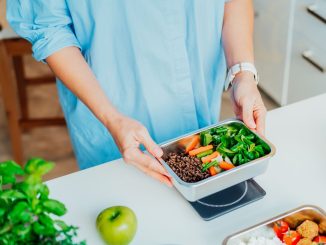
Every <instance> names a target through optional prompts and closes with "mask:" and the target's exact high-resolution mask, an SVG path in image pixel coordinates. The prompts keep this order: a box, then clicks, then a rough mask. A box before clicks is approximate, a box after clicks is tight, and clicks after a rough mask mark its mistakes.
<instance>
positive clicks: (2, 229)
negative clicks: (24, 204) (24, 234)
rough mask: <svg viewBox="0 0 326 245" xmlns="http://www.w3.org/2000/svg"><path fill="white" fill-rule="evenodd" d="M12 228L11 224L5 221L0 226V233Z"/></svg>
mask: <svg viewBox="0 0 326 245" xmlns="http://www.w3.org/2000/svg"><path fill="white" fill-rule="evenodd" d="M11 228H12V226H11V224H9V223H6V224H4V225H3V226H2V227H1V228H0V235H3V234H5V233H6V232H8V231H10V230H11Z"/></svg>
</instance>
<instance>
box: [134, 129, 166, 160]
mask: <svg viewBox="0 0 326 245" xmlns="http://www.w3.org/2000/svg"><path fill="white" fill-rule="evenodd" d="M137 136H138V138H139V141H140V143H141V144H143V145H144V146H145V148H146V150H147V151H148V152H149V153H151V154H152V155H153V156H154V157H156V158H161V157H162V156H163V151H162V149H161V148H160V147H159V146H158V145H157V144H156V143H155V142H154V140H153V139H152V137H151V136H150V135H149V133H148V131H147V129H146V128H145V127H142V128H141V130H139V131H138V132H137Z"/></svg>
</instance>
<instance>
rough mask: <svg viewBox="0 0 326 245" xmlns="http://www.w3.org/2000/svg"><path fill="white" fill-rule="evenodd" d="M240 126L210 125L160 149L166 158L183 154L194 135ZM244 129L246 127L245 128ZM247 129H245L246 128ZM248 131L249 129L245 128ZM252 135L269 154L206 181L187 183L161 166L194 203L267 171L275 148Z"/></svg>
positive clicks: (183, 193) (232, 121)
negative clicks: (264, 146) (225, 127)
mask: <svg viewBox="0 0 326 245" xmlns="http://www.w3.org/2000/svg"><path fill="white" fill-rule="evenodd" d="M234 123H236V124H241V125H243V126H245V124H244V123H243V122H242V121H239V120H236V119H229V120H226V121H223V122H220V123H217V124H214V125H211V126H209V127H206V128H202V129H199V130H196V131H194V132H191V133H189V134H186V135H184V136H181V137H178V138H175V139H173V140H170V141H168V142H165V143H163V144H161V145H160V146H161V148H162V149H163V153H164V155H165V156H166V155H167V154H169V153H171V152H184V151H185V147H186V145H187V144H188V143H189V141H190V140H191V138H192V137H193V136H194V135H197V134H200V133H201V132H203V131H206V130H209V129H211V128H215V127H218V126H224V125H228V124H234ZM245 127H246V126H245ZM246 128H247V127H246ZM247 129H248V130H250V129H249V128H247ZM250 131H251V132H252V133H253V134H255V135H256V136H257V137H258V138H260V139H261V140H262V141H264V142H265V143H266V144H267V145H268V146H269V147H270V149H271V151H270V153H269V154H267V155H265V156H263V157H260V158H258V159H255V160H252V161H250V162H247V163H245V164H242V165H240V166H237V167H235V168H233V169H231V170H228V171H225V172H222V173H220V174H217V175H215V176H211V177H209V178H207V179H203V180H201V181H198V182H195V183H188V182H185V181H183V180H182V179H180V178H179V176H178V175H177V174H176V173H174V171H173V170H172V169H171V168H170V167H169V165H168V164H167V163H166V162H165V161H164V160H163V159H160V162H161V164H162V165H163V166H164V167H165V169H166V170H167V171H168V173H169V174H170V175H171V176H172V182H173V184H174V186H175V188H176V189H177V190H178V191H179V192H180V193H181V194H182V195H183V196H184V197H185V198H186V199H187V200H188V201H191V202H193V201H196V200H199V199H201V198H203V197H206V196H209V195H211V194H214V193H216V192H219V191H221V190H224V189H226V188H228V187H231V186H233V185H236V184H239V183H241V182H243V181H246V180H248V179H251V178H253V177H255V176H258V175H260V174H262V173H264V172H265V171H266V169H267V166H268V162H269V159H270V158H271V157H272V156H273V155H274V154H275V147H274V146H273V144H272V143H270V142H269V141H268V140H266V139H265V138H263V137H262V136H260V135H258V134H256V133H255V132H253V131H252V130H250Z"/></svg>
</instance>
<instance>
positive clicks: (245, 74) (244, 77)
mask: <svg viewBox="0 0 326 245" xmlns="http://www.w3.org/2000/svg"><path fill="white" fill-rule="evenodd" d="M254 81H255V75H254V74H253V73H252V72H250V71H241V72H239V73H238V74H236V75H235V77H234V79H233V81H232V87H234V86H236V85H237V84H239V83H249V84H252V85H254V86H257V83H255V82H254Z"/></svg>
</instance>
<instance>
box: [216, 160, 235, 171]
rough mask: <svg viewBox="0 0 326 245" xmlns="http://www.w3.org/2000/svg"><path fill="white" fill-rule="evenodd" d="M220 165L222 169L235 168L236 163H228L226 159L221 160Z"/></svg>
mask: <svg viewBox="0 0 326 245" xmlns="http://www.w3.org/2000/svg"><path fill="white" fill-rule="evenodd" d="M218 165H219V166H220V168H221V169H224V170H229V169H232V168H234V165H233V164H232V163H228V162H225V161H222V162H220V163H219V164H218Z"/></svg>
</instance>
